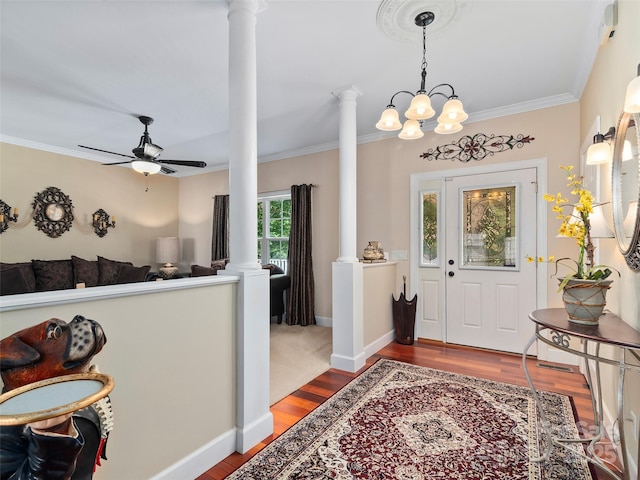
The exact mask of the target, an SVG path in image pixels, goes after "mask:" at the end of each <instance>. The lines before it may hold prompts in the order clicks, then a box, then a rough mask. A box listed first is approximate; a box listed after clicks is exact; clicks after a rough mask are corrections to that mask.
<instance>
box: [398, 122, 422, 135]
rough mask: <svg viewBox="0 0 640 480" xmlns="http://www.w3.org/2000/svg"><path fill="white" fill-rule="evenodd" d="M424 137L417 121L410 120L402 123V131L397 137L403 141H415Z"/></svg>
mask: <svg viewBox="0 0 640 480" xmlns="http://www.w3.org/2000/svg"><path fill="white" fill-rule="evenodd" d="M422 136H424V132H423V131H422V129H421V128H420V124H419V123H418V121H417V120H414V119H412V118H410V119H409V120H407V121H406V122H404V126H403V127H402V131H401V132H400V134H399V135H398V137H400V138H401V139H403V140H417V139H418V138H421V137H422Z"/></svg>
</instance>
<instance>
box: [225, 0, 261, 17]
mask: <svg viewBox="0 0 640 480" xmlns="http://www.w3.org/2000/svg"><path fill="white" fill-rule="evenodd" d="M226 3H227V9H228V10H229V13H231V12H234V11H239V10H246V11H248V12H250V13H253V14H256V13H258V12H261V11H262V10H264V9H265V8H267V0H227V1H226Z"/></svg>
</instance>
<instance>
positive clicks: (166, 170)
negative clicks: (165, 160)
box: [160, 165, 177, 175]
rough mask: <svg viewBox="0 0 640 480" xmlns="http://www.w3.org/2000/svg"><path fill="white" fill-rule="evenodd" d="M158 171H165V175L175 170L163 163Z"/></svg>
mask: <svg viewBox="0 0 640 480" xmlns="http://www.w3.org/2000/svg"><path fill="white" fill-rule="evenodd" d="M160 171H161V172H162V173H166V174H167V175H171V174H172V173H176V171H177V170H174V169H173V168H169V167H165V166H164V165H163V166H162V168H160Z"/></svg>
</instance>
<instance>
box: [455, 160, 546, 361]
mask: <svg viewBox="0 0 640 480" xmlns="http://www.w3.org/2000/svg"><path fill="white" fill-rule="evenodd" d="M444 191H445V194H444V196H445V212H446V213H445V215H444V217H445V218H444V224H445V226H444V228H445V238H446V242H445V249H444V250H445V252H444V259H443V260H444V262H443V268H444V269H445V270H446V276H445V290H446V295H445V298H446V307H445V310H446V313H445V318H446V341H447V342H448V343H458V344H462V345H469V346H474V347H481V348H489V349H494V350H501V351H509V352H518V353H520V352H522V350H523V347H524V345H525V344H526V342H527V340H528V339H529V337H530V336H531V331H532V328H531V321H530V320H529V318H528V314H529V313H530V312H531V311H533V310H535V309H536V269H535V267H532V266H531V265H526V260H525V256H526V255H531V256H535V255H536V253H535V252H536V221H537V215H536V204H537V202H536V168H527V169H522V170H511V171H507V172H496V173H486V174H477V175H465V176H458V177H452V178H448V179H446V180H445V182H444Z"/></svg>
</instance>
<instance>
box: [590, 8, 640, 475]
mask: <svg viewBox="0 0 640 480" xmlns="http://www.w3.org/2000/svg"><path fill="white" fill-rule="evenodd" d="M639 22H640V2H638V1H636V0H618V25H617V27H616V31H615V35H614V36H613V38H611V39H610V40H609V41H608V42H607V43H606V44H605V45H603V46H601V47H600V50H599V52H598V56H597V58H596V62H595V64H594V66H593V69H592V71H591V75H590V76H589V80H588V82H587V85H586V87H585V89H584V92H583V95H582V98H581V99H580V106H581V112H580V133H581V138H583V137H585V136H586V135H587V132H588V131H589V127H590V126H591V124H592V123H593V121H594V119H595V117H596V116H597V115H599V116H600V120H601V129H602V131H603V132H604V131H606V130H608V129H609V127H610V126H617V122H618V118H619V116H620V113H621V112H622V107H623V104H624V96H625V92H626V88H627V85H628V83H629V82H630V81H631V79H633V78H634V77H635V75H636V73H637V68H638V63H640V29H639V28H638V25H639ZM600 197H601V198H600V200H601V201H610V199H611V165H603V166H602V167H601V168H600ZM610 207H611V205H610V204H609V205H608V206H607V208H605V215H606V216H607V220H608V223H609V225H612V223H613V222H612V219H611V208H610ZM599 242H600V249H599V250H600V251H599V255H600V263H603V264H606V265H611V266H613V267H614V268H616V269H618V270H619V271H620V273H621V278H620V279H617V278H616V279H615V282H614V284H613V287H612V288H611V290H609V292H608V294H607V308H608V309H610V310H611V311H612V312H614V313H616V314H617V315H619V316H620V317H622V319H623V320H625V321H626V322H627V323H629V324H630V325H632V326H633V327H635V328H636V329H638V330H640V272H632V271H631V270H630V269H629V268H627V265H626V263H625V261H624V258H623V257H622V255H621V254H620V252H619V250H618V248H617V243H616V241H615V240H614V239H610V240H609V239H607V240H600V241H599ZM608 353H609V354H611V355H614V358H617V356H618V355H619V353H618V352H615V351H613V349H608ZM628 357H629V358H627V361H628V362H631V363H634V364H636V365H637V364H638V363H639V361H638V359H637V358H632V356H631V355H628ZM602 376H603V378H604V382H603V383H604V385H603V388H604V394H603V399H604V402H605V407H606V409H607V411H608V413H609V415H612V416H613V415H616V411H617V408H616V405H617V403H616V401H617V397H616V392H617V386H618V382H617V371H616V369H614V368H610V367H605V368H604V369H603V375H602ZM625 402H626V406H627V408H628V409H629V410H631V411H633V412H634V413H635V415H636V417H638V418H640V373H638V372H637V371H635V372H630V373H629V374H628V375H627V378H626V392H625ZM627 408H625V412H624V417H625V418H628V417H629V416H630V414H629V412H628V411H627ZM622 424H623V425H624V426H625V429H626V432H627V433H626V440H627V442H628V443H629V451H630V452H631V457H632V459H631V461H630V464H633V465H634V466H635V469H636V472H637V467H638V457H639V456H640V455H639V453H638V452H639V450H640V444H639V443H638V441H637V440H635V439H634V435H633V433H632V425H631V422H629V421H624V422H622Z"/></svg>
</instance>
